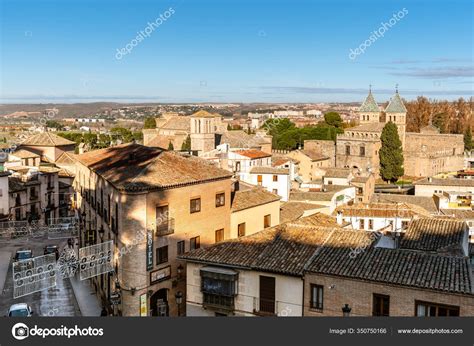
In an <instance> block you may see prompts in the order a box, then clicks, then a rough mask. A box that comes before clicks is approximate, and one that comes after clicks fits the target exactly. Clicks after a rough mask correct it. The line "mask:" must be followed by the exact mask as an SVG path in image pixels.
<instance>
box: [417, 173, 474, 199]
mask: <svg viewBox="0 0 474 346" xmlns="http://www.w3.org/2000/svg"><path fill="white" fill-rule="evenodd" d="M413 185H415V196H425V197H432V196H433V195H434V194H436V193H443V192H445V191H449V192H462V193H467V192H470V193H474V179H459V178H445V179H441V178H431V177H430V178H425V179H421V180H418V181H417V182H415V183H414V184H413Z"/></svg>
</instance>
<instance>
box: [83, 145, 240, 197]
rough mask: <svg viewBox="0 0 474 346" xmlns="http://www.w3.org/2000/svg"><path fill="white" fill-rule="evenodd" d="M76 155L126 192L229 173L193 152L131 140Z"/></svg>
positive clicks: (157, 188)
mask: <svg viewBox="0 0 474 346" xmlns="http://www.w3.org/2000/svg"><path fill="white" fill-rule="evenodd" d="M76 158H77V160H78V161H79V162H80V163H82V164H83V165H85V166H87V167H89V168H90V169H91V170H93V171H95V172H96V173H97V174H99V175H100V176H102V177H103V178H104V179H106V180H107V181H109V182H110V183H111V184H113V185H114V186H115V187H116V188H117V189H119V190H125V191H129V192H134V191H135V192H139V191H146V190H162V189H167V188H172V187H178V186H184V185H191V184H198V183H202V182H206V181H212V180H220V179H229V178H230V177H231V176H232V173H230V172H228V171H225V170H223V169H220V168H217V167H216V166H214V165H212V164H211V163H209V162H207V161H205V160H202V159H199V158H197V157H195V156H183V155H180V154H178V153H175V152H172V151H163V150H161V149H157V148H150V147H145V146H142V145H139V144H133V143H129V144H122V145H118V146H115V147H110V148H106V149H100V150H93V151H90V152H87V153H85V154H82V155H77V156H76Z"/></svg>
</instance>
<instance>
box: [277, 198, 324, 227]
mask: <svg viewBox="0 0 474 346" xmlns="http://www.w3.org/2000/svg"><path fill="white" fill-rule="evenodd" d="M321 208H326V206H324V205H318V204H314V203H304V202H294V201H290V202H285V203H282V204H281V206H280V222H281V223H284V222H288V221H295V220H297V219H299V218H300V217H302V216H303V214H304V212H305V211H308V210H318V209H321Z"/></svg>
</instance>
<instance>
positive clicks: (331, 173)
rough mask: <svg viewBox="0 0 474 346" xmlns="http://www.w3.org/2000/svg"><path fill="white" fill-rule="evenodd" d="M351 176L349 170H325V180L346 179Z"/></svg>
mask: <svg viewBox="0 0 474 346" xmlns="http://www.w3.org/2000/svg"><path fill="white" fill-rule="evenodd" d="M350 174H351V170H350V169H349V168H326V173H325V174H324V177H325V178H347V177H349V175H350Z"/></svg>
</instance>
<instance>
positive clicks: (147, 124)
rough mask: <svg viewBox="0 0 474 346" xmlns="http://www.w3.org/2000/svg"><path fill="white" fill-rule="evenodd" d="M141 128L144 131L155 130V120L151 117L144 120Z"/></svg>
mask: <svg viewBox="0 0 474 346" xmlns="http://www.w3.org/2000/svg"><path fill="white" fill-rule="evenodd" d="M143 128H144V129H156V121H155V118H153V117H148V118H146V119H145V121H144V123H143Z"/></svg>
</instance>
